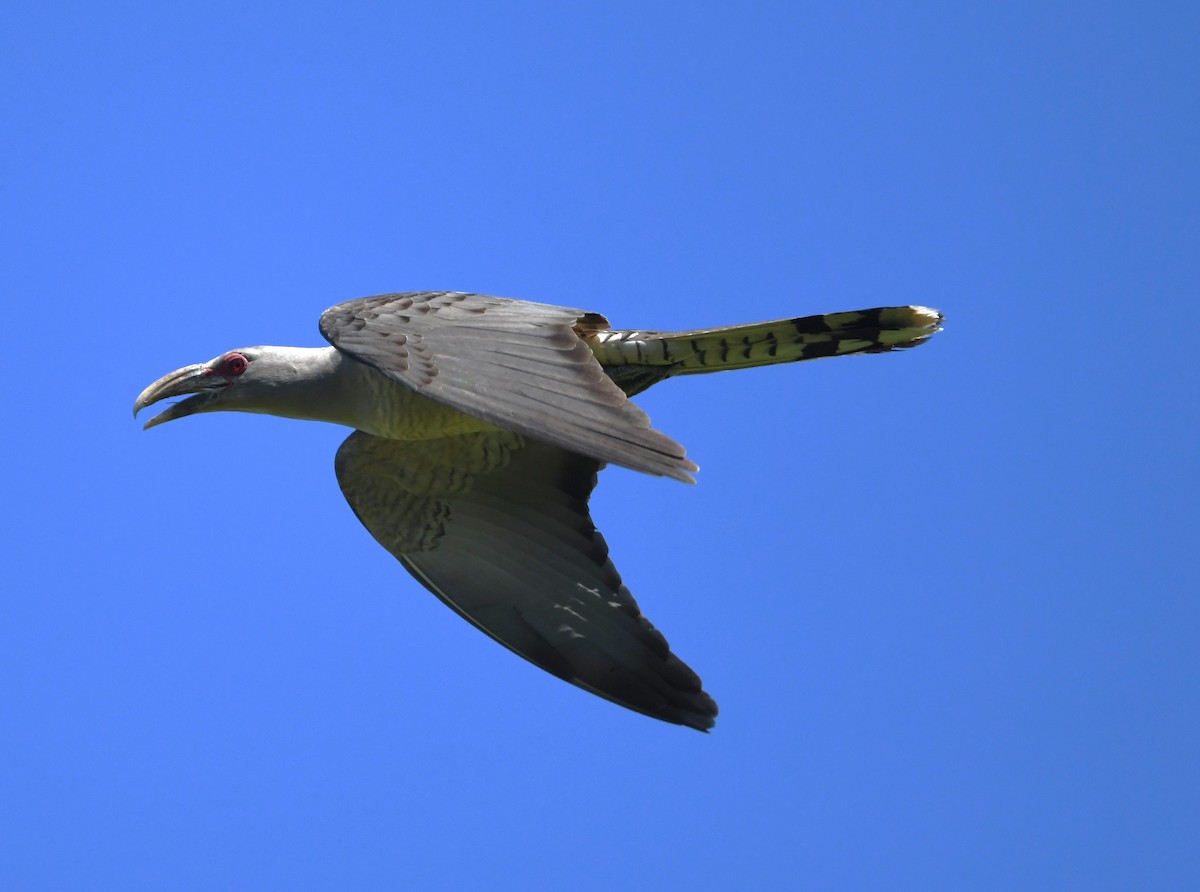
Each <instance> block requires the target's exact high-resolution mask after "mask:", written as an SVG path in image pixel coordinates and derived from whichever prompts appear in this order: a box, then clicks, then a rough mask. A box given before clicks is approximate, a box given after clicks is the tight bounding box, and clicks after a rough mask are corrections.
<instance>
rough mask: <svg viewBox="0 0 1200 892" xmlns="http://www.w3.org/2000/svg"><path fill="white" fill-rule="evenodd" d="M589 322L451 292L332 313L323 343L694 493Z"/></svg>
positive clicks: (522, 429) (476, 410) (460, 403)
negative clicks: (617, 379)
mask: <svg viewBox="0 0 1200 892" xmlns="http://www.w3.org/2000/svg"><path fill="white" fill-rule="evenodd" d="M580 323H584V324H588V325H592V326H595V325H607V323H606V322H605V320H604V319H603V317H600V316H596V315H594V314H589V313H585V312H583V311H582V310H575V309H569V308H565V307H554V306H549V305H547V304H538V303H530V302H528V301H519V300H508V299H506V298H500V297H489V296H487V295H481V294H464V293H461V292H456V291H434V292H412V293H407V294H384V295H379V296H377V297H364V298H360V299H358V300H352V301H347V302H346V303H343V304H338V305H337V306H335V307H330V308H329V309H328V310H326V311H325V312H324V313H323V314H322V315H321V334H322V335H324V336H325V338H326V339H328V340H329V342H330V343H331V344H333V345H334V346H335V347H336V348H337V349H338V350H340V351H342V352H343V353H345V354H347V355H348V356H351V357H353V358H354V359H356V360H358V361H359V362H362V363H365V364H367V365H370V366H372V367H374V368H376V369H378V370H379V371H380V372H382V373H383V374H385V375H387V376H388V377H389V378H391V379H392V380H394V381H397V382H399V383H400V384H403V385H405V386H407V387H411V388H412V389H414V390H416V391H417V392H419V393H421V394H423V395H425V396H427V397H429V398H430V399H434V400H437V401H439V402H441V403H444V404H446V405H448V406H451V407H453V408H455V409H458V410H459V411H461V412H465V413H467V414H468V415H473V416H475V417H476V418H482V419H483V420H484V421H488V422H490V423H492V424H495V425H497V426H498V427H503V428H505V429H506V430H513V431H517V432H519V433H522V434H526V435H528V436H530V437H533V438H534V439H538V440H542V441H544V442H547V443H553V444H555V445H558V446H562V447H563V448H564V449H569V450H571V451H572V452H578V453H581V454H583V455H589V456H591V457H593V458H596V459H599V460H600V461H606V462H614V463H616V464H620V465H624V466H625V467H628V468H632V469H634V470H637V471H645V472H646V473H650V474H657V475H659V476H667V477H674V478H676V479H678V480H684V481H687V482H691V480H692V478H691V474H690V472H692V471H695V470H696V466H695V465H694V464H692V462H690V461H688V460H687V459H686V458H685V457H684V449H683V447H682V446H680V445H679V444H678V443H676V442H675V441H674V440H672V439H671V438H670V437H667V436H666V435H665V434H662V433H660V432H659V431H656V430H654V429H652V428H651V427H650V419H649V417H648V416H647V415H646V413H644V412H643V411H642V410H641V409H639V408H638V407H637V406H635V405H634V404H633V403H631V402H629V401H628V399H627V398H626V396H625V394H624V393H623V392H622V391H621V389H620V388H619V387H617V385H616V384H614V383H613V382H612V381H611V380H610V379H609V377H608V376H607V375H606V374H605V372H604V369H603V368H602V367H601V366H600V363H599V361H597V359H596V357H595V356H594V355H593V354H592V350H591V348H590V347H589V346H588V345H587V344H586V343H585V342H584V341H583V339H582V338H580V337H579V335H578V334H576V332H575V326H576V325H577V324H580Z"/></svg>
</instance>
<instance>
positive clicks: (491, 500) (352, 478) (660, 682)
mask: <svg viewBox="0 0 1200 892" xmlns="http://www.w3.org/2000/svg"><path fill="white" fill-rule="evenodd" d="M336 467H337V476H338V482H339V484H340V485H341V487H342V492H343V493H344V494H345V496H346V500H347V501H348V502H349V503H350V507H351V508H353V509H354V513H355V514H356V515H357V516H358V518H359V520H361V521H362V523H363V525H364V526H366V528H367V529H368V530H369V531H370V533H371V535H372V536H374V537H375V539H376V540H378V541H379V543H380V544H381V545H383V546H384V548H386V549H387V550H388V551H390V552H391V553H392V554H393V555H394V556H395V557H396V558H397V559H398V560H399V561H400V562H401V563H402V564H403V565H404V566H405V567H406V568H407V569H408V570H409V571H410V572H411V573H412V574H413V575H414V576H415V577H416V578H417V579H418V580H419V581H420V582H421V583H422V584H423V585H425V587H426V588H428V589H429V590H430V591H432V592H433V593H434V594H435V595H437V596H438V597H439V598H440V599H441V600H442V601H444V602H445V603H446V604H447V605H449V606H450V607H451V608H453V609H454V610H455V611H456V612H458V613H459V614H460V615H461V616H463V617H464V618H466V619H467V620H469V621H470V622H471V623H473V624H474V625H475V626H476V627H478V628H479V629H481V630H483V631H484V632H486V633H487V634H488V635H490V636H491V637H492V638H494V639H496V640H497V641H499V642H500V643H501V644H503V645H504V646H505V647H507V648H509V649H510V650H512V651H514V652H515V653H517V654H519V655H521V656H522V657H525V658H526V659H527V660H529V661H530V662H532V663H534V664H536V665H538V666H540V667H541V668H543V669H545V670H546V671H548V672H551V673H553V674H554V675H557V676H559V677H560V678H563V679H566V680H567V681H569V682H571V683H573V684H576V685H578V686H580V687H582V688H584V689H586V690H589V691H591V692H593V693H595V694H599V695H600V696H602V697H605V698H607V699H609V700H612V701H614V702H616V703H619V704H621V705H622V706H626V707H628V708H630V709H633V710H636V711H638V712H642V713H645V714H647V715H650V716H653V717H655V718H658V719H663V720H664V721H668V722H674V723H676V724H682V725H689V726H691V727H693V728H699V729H701V730H707V729H708V728H711V727H712V725H713V723H714V717H715V716H716V714H717V707H716V704H715V703H714V702H713V700H712V698H711V697H709V696H708V695H707V694H706V693H704V691H703V690H702V688H701V683H700V679H699V678H698V677H697V676H696V674H695V673H694V672H693V671H692V670H691V669H689V668H688V667H687V666H686V665H685V664H684V663H683V662H682V661H680V660H679V658H678V657H676V656H675V655H674V654H673V653H671V651H670V648H669V647H668V646H667V642H666V639H665V638H663V636H662V635H661V634H660V633H659V632H658V631H657V630H656V629H655V628H654V627H653V626H652V625H651V624H650V623H649V621H648V620H647V619H646V618H645V617H644V616H643V615H642V613H641V611H640V610H639V609H638V606H637V603H636V602H635V601H634V599H633V596H632V595H630V593H629V590H628V589H627V588H626V587H625V586H624V585H623V584H622V582H621V577H620V575H619V574H618V573H617V570H616V568H615V567H614V566H613V564H612V561H610V560H609V559H608V546H607V545H606V544H605V542H604V538H603V537H602V536H601V535H600V534H599V533H598V532H597V531H596V528H595V526H594V525H593V524H592V520H591V516H590V514H589V512H588V507H587V502H588V497H589V496H590V494H591V491H592V488H593V487H594V486H595V482H596V474H597V472H598V470H599V468H600V463H599V462H597V461H596V460H595V459H591V458H587V457H585V456H582V455H578V454H575V453H571V452H568V451H566V450H563V449H559V448H557V447H555V446H551V445H547V444H544V443H539V442H535V441H531V440H526V439H525V438H524V437H522V436H520V435H518V434H515V433H511V432H508V431H497V432H495V433H473V434H464V435H460V436H456V437H447V438H443V439H440V440H432V441H418V442H403V441H397V440H386V439H382V438H380V437H375V436H372V435H370V434H365V433H363V432H361V431H358V432H355V433H354V434H351V435H350V437H349V438H348V439H347V440H346V441H345V442H344V443H343V444H342V446H341V448H340V449H339V450H338V454H337V461H336Z"/></svg>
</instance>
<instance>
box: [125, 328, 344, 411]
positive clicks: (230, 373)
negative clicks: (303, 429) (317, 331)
mask: <svg viewBox="0 0 1200 892" xmlns="http://www.w3.org/2000/svg"><path fill="white" fill-rule="evenodd" d="M340 365H341V357H340V354H338V352H337V351H336V350H335V349H334V348H332V347H243V348H241V349H238V350H231V351H229V352H228V353H222V354H221V355H220V356H218V357H216V358H215V359H210V360H209V361H208V362H202V363H197V364H195V365H189V366H185V367H184V368H181V369H177V370H176V371H174V372H171V373H170V374H169V375H164V376H163V377H162V378H159V379H158V380H157V381H155V382H154V383H153V384H151V385H150V386H149V387H147V388H146V389H145V390H143V391H142V392H141V394H140V395H139V396H138V398H137V400H136V401H135V402H134V404H133V414H134V416H136V415H137V413H138V412H139V411H141V410H142V409H144V408H145V407H146V406H149V405H151V404H153V403H157V402H158V401H159V400H164V399H168V398H170V397H176V396H186V397H187V399H185V400H182V401H180V402H178V403H174V404H173V405H171V406H169V407H167V409H165V410H164V411H162V412H160V413H159V414H158V415H155V416H154V417H153V418H151V419H150V420H149V421H147V422H146V424H145V425H144V427H145V428H147V429H149V428H152V427H154V426H156V425H159V424H162V423H163V422H164V421H172V420H174V419H176V418H183V417H184V416H185V415H196V414H198V413H200V412H259V413H263V414H266V415H282V416H285V417H288V418H306V419H314V420H328V421H340V420H341V419H336V418H330V417H329V415H330V408H331V407H330V406H329V405H328V401H327V400H326V399H325V398H326V396H327V395H328V387H327V386H323V385H328V384H331V383H332V382H333V379H334V378H335V377H336V373H337V371H338V368H339V367H340Z"/></svg>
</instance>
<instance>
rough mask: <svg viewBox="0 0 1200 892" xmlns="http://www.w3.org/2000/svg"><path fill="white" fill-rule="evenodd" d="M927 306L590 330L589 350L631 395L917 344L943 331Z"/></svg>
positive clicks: (898, 348)
mask: <svg viewBox="0 0 1200 892" xmlns="http://www.w3.org/2000/svg"><path fill="white" fill-rule="evenodd" d="M941 321H942V314H941V313H939V312H938V311H937V310H931V309H929V307H878V308H876V309H872V310H857V311H854V312H850V313H827V314H825V315H823V316H800V317H799V318H796V319H780V320H778V321H776V322H754V323H750V324H749V325H730V326H726V327H723V328H703V329H698V330H696V331H612V330H607V331H593V332H588V333H587V334H586V335H585V337H587V339H588V341H589V343H590V344H591V347H592V352H593V353H595V354H596V358H597V359H599V360H600V364H601V365H602V366H604V370H605V371H606V372H607V373H608V374H609V376H610V377H611V378H612V379H613V380H614V381H616V383H617V384H619V385H620V386H621V388H622V389H624V390H625V392H626V393H628V394H630V395H632V394H635V393H640V392H641V391H643V390H645V389H646V388H647V387H649V386H650V385H651V384H654V383H656V382H658V381H661V380H662V379H663V378H668V377H671V376H674V375H695V374H699V373H702V372H723V371H728V370H730V369H748V368H754V367H756V366H761V365H775V364H776V363H782V362H798V361H800V360H802V359H819V358H821V357H823V356H848V355H850V354H852V353H883V352H886V351H888V350H902V349H905V348H908V347H916V346H917V345H919V344H923V343H924V342H925V341H926V340H928V339H929V338H930V337H932V336H933V335H934V334H936V333H937V332H939V331H941V324H940V323H941Z"/></svg>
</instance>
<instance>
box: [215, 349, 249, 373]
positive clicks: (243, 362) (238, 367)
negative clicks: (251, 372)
mask: <svg viewBox="0 0 1200 892" xmlns="http://www.w3.org/2000/svg"><path fill="white" fill-rule="evenodd" d="M248 364H249V360H247V359H246V357H244V356H242V354H240V353H230V354H229V355H228V356H226V357H225V361H224V362H222V363H221V366H222V368H221V371H222V372H224V373H225V374H226V375H240V374H241V373H242V372H244V371H246V366H247V365H248Z"/></svg>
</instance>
